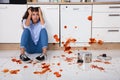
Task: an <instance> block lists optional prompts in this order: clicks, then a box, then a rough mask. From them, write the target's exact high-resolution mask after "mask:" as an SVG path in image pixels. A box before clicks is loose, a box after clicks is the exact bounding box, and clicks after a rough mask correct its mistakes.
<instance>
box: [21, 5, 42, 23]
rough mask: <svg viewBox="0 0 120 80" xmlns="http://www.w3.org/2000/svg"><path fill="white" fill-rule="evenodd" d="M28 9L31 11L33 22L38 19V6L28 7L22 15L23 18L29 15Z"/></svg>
mask: <svg viewBox="0 0 120 80" xmlns="http://www.w3.org/2000/svg"><path fill="white" fill-rule="evenodd" d="M29 10H30V12H31V20H32V22H33V23H37V22H38V21H39V20H40V17H39V7H29V8H28V9H27V11H26V12H25V15H24V16H23V19H27V18H28V16H29Z"/></svg>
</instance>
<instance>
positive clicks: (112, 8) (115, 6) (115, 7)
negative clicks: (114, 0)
mask: <svg viewBox="0 0 120 80" xmlns="http://www.w3.org/2000/svg"><path fill="white" fill-rule="evenodd" d="M109 8H112V9H113V8H120V6H109Z"/></svg>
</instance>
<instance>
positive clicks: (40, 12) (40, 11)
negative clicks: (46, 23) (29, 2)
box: [38, 7, 42, 16]
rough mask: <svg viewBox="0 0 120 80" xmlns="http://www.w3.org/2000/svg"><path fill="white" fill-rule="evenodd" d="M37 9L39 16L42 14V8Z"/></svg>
mask: <svg viewBox="0 0 120 80" xmlns="http://www.w3.org/2000/svg"><path fill="white" fill-rule="evenodd" d="M38 10H39V16H42V10H41V8H40V7H39V8H38Z"/></svg>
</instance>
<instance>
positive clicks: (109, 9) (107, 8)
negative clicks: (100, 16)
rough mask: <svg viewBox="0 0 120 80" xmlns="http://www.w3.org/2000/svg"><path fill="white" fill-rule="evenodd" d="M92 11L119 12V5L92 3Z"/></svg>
mask: <svg viewBox="0 0 120 80" xmlns="http://www.w3.org/2000/svg"><path fill="white" fill-rule="evenodd" d="M93 12H120V5H119V4H115V5H93Z"/></svg>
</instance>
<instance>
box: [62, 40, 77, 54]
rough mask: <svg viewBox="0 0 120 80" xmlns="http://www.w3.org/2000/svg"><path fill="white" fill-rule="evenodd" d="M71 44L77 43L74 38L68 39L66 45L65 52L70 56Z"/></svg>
mask: <svg viewBox="0 0 120 80" xmlns="http://www.w3.org/2000/svg"><path fill="white" fill-rule="evenodd" d="M71 42H72V43H74V42H76V39H74V38H71V39H68V40H67V41H66V42H65V44H64V52H67V53H68V54H70V53H72V51H71V47H70V46H69V44H70V43H71Z"/></svg>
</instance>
